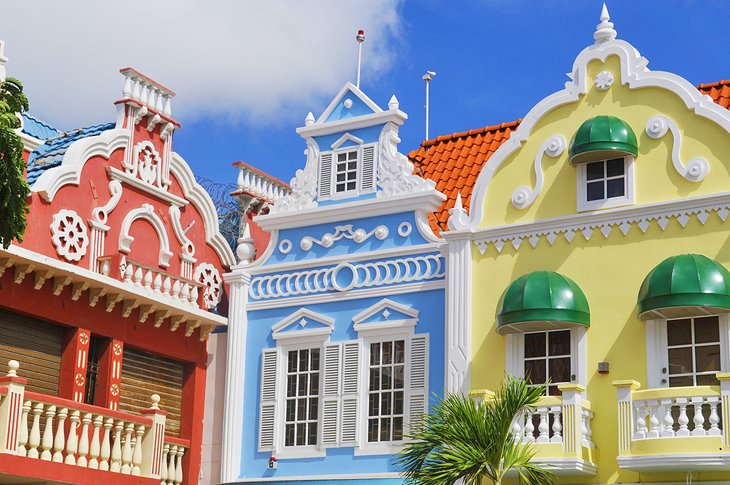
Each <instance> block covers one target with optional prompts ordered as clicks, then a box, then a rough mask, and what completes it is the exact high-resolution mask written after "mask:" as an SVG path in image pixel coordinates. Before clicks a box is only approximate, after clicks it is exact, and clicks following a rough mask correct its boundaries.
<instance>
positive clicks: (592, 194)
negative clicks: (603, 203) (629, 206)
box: [586, 180, 604, 200]
mask: <svg viewBox="0 0 730 485" xmlns="http://www.w3.org/2000/svg"><path fill="white" fill-rule="evenodd" d="M586 187H587V193H586V199H587V200H602V199H604V195H603V180H601V181H600V182H590V183H588V184H586Z"/></svg>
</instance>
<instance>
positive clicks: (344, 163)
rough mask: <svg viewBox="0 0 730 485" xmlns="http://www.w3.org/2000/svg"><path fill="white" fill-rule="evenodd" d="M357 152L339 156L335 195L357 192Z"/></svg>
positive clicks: (339, 154)
mask: <svg viewBox="0 0 730 485" xmlns="http://www.w3.org/2000/svg"><path fill="white" fill-rule="evenodd" d="M357 153H358V151H357V150H351V151H349V152H341V153H338V154H337V163H336V165H335V177H336V182H335V193H338V194H340V193H344V192H350V191H354V190H357V170H358V168H357V165H358V160H357Z"/></svg>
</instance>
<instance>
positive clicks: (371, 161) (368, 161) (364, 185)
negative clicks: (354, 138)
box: [360, 145, 375, 192]
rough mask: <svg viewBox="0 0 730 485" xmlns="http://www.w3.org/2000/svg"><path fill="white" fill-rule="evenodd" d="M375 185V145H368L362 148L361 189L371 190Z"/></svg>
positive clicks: (363, 190)
mask: <svg viewBox="0 0 730 485" xmlns="http://www.w3.org/2000/svg"><path fill="white" fill-rule="evenodd" d="M374 186H375V145H368V146H365V147H363V149H362V179H361V180H360V191H361V192H371V191H372V190H373V187H374Z"/></svg>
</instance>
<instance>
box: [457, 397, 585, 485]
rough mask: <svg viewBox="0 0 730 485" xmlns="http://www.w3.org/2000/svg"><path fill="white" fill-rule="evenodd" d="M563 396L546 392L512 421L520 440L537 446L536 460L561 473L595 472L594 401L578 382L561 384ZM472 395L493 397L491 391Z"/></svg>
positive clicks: (513, 428)
mask: <svg viewBox="0 0 730 485" xmlns="http://www.w3.org/2000/svg"><path fill="white" fill-rule="evenodd" d="M558 388H559V389H560V391H561V394H562V395H561V396H560V397H557V396H546V397H543V398H541V399H540V400H539V401H538V402H537V404H536V405H535V406H534V407H532V408H530V409H529V410H528V411H527V412H525V413H524V414H521V415H520V416H517V418H516V419H515V420H514V422H513V424H512V435H513V436H514V437H515V439H516V440H517V441H519V442H522V443H525V444H531V445H533V446H534V447H535V457H534V458H533V460H534V461H535V462H537V463H539V464H540V465H542V466H544V467H545V468H549V469H551V470H553V471H554V472H555V473H556V474H558V475H595V473H596V471H597V466H596V464H595V461H596V460H595V458H594V454H595V445H594V444H593V441H592V439H591V436H592V434H593V432H592V430H591V420H592V419H593V412H592V411H591V404H590V402H589V401H587V400H586V399H583V397H582V395H583V393H584V392H585V389H584V388H583V387H581V386H579V385H576V384H564V385H560V386H558ZM471 394H472V395H475V396H479V397H482V398H483V399H491V397H492V395H493V394H492V393H491V392H489V391H472V392H471Z"/></svg>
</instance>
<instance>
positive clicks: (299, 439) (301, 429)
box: [297, 423, 307, 446]
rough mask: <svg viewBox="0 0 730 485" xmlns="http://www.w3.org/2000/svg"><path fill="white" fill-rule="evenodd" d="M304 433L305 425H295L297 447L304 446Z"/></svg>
mask: <svg viewBox="0 0 730 485" xmlns="http://www.w3.org/2000/svg"><path fill="white" fill-rule="evenodd" d="M306 431H307V425H306V424H305V423H299V424H297V446H304V445H305V444H306V441H305V438H306V435H305V433H306Z"/></svg>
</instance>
